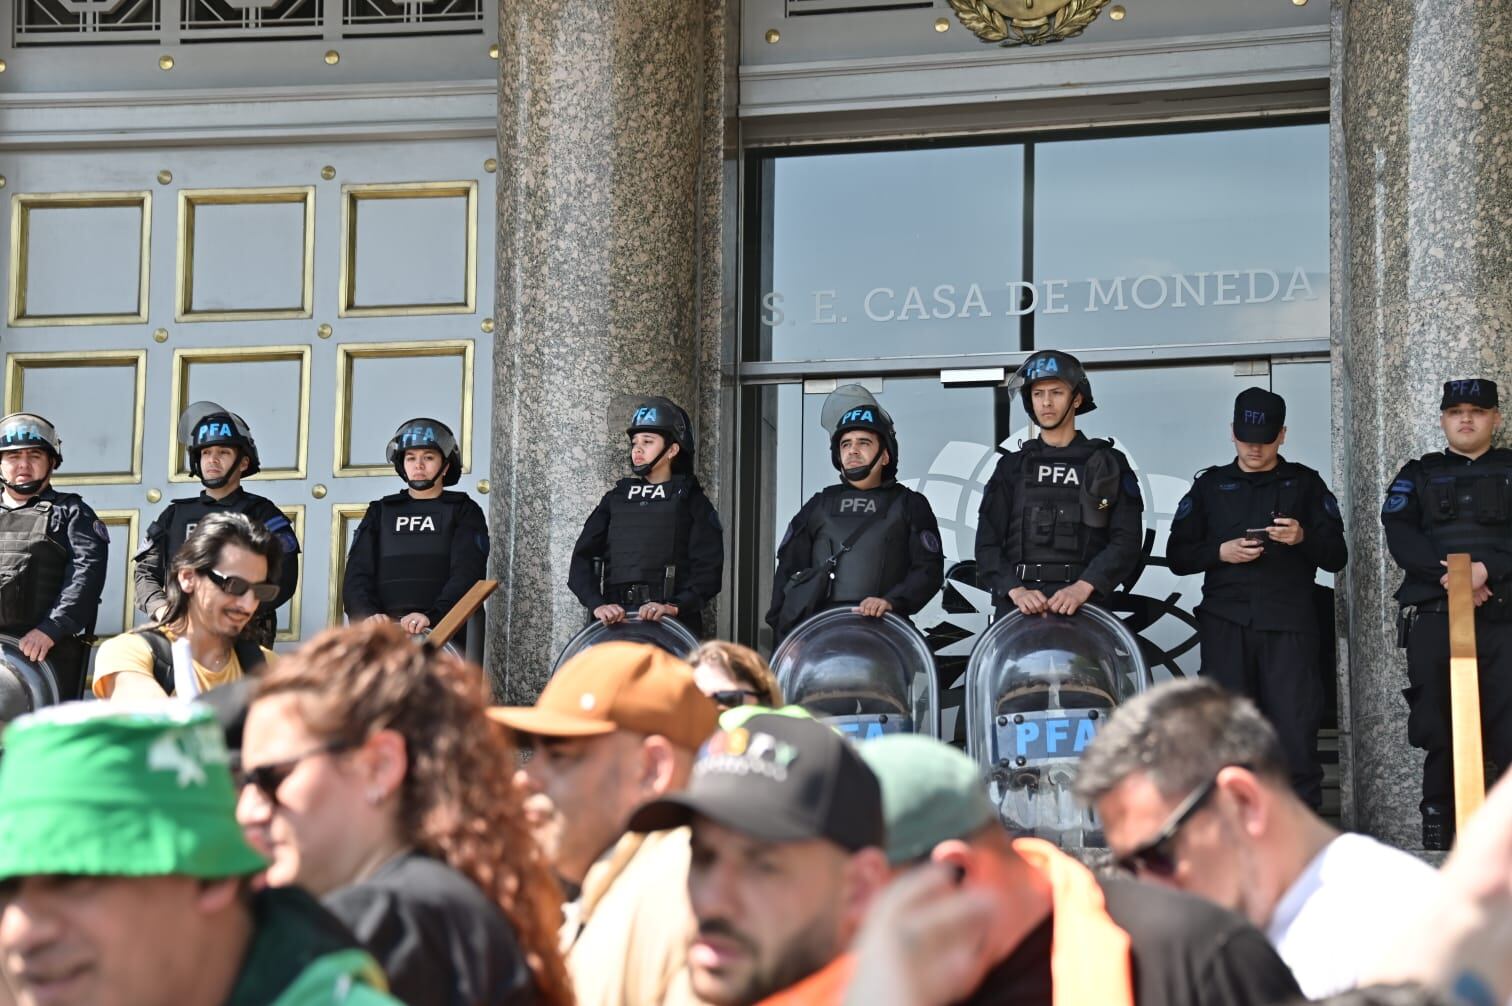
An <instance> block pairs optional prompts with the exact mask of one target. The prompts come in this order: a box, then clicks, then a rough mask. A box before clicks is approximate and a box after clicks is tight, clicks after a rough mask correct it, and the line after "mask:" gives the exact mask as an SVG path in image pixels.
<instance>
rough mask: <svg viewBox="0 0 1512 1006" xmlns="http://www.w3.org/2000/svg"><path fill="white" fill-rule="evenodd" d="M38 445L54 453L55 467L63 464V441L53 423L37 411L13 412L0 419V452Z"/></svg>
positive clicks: (49, 452) (51, 453)
mask: <svg viewBox="0 0 1512 1006" xmlns="http://www.w3.org/2000/svg"><path fill="white" fill-rule="evenodd" d="M27 447H38V448H41V449H42V450H44V451H46V452H47V453H48V454H50V455H52V459H53V468H54V469H56V468H57V467H58V466H60V465H61V464H63V441H62V440H60V439H59V438H58V431H57V430H56V429H54V428H53V424H52V423H49V422H48V421H47V420H46V419H43V418H42V417H41V416H39V415H37V414H36V413H35V412H12V413H11V414H10V415H8V416H6V417H5V418H4V419H0V453H3V452H5V451H19V450H23V449H25V448H27Z"/></svg>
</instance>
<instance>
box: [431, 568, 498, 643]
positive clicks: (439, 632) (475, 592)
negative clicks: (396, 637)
mask: <svg viewBox="0 0 1512 1006" xmlns="http://www.w3.org/2000/svg"><path fill="white" fill-rule="evenodd" d="M498 589H499V581H498V580H479V581H478V582H477V583H475V584H473V585H472V586H471V587H470V588H468V591H467V593H465V594H463V595H462V600H460V601H458V602H457V603H456V604H454V605H452V610H451V611H448V612H447V613H446V614H445V615H443V616H441V621H439V622H437V623H436V627H435V628H433V629H431V631H430V635H429V636H428V637H426V642H428V643H430V644H431V645H432V646H434V647H437V648H440V647H442V646H445V645H446V644H447V643H448V642H450V641H451V637H453V636H455V635H456V634H457V630H458V629H460V628H462V626H464V625H466V624H467V620H468V619H469V618H471V617H473V612H475V611H477V610H478V609H479V608H481V607H483V602H484V601H486V600H488V597H489V595H490V594H492V593H493V592H494V591H496V590H498Z"/></svg>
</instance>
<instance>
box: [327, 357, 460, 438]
mask: <svg viewBox="0 0 1512 1006" xmlns="http://www.w3.org/2000/svg"><path fill="white" fill-rule="evenodd" d="M463 365H464V361H463V357H462V354H461V353H460V352H459V353H457V354H456V355H455V356H372V357H357V358H355V359H354V360H353V361H352V386H351V388H350V389H349V391H348V398H347V401H348V402H349V403H350V407H351V415H350V417H349V418H348V420H347V428H348V429H349V430H351V435H352V442H351V445H350V448H349V449H350V451H351V456H350V457H349V458H348V459H347V463H348V464H351V465H387V464H388V460H387V457H386V452H387V450H388V442H389V438H390V437H392V436H393V435H394V431H395V430H396V429H398V428H399V424H400V423H402V422H404V421H405V420H406V419H410V418H412V417H414V416H430V417H432V418H434V419H439V420H441V421H442V422H443V423H445V424H446V425H447V426H449V427H451V429H452V432H453V433H455V434H456V435H457V436H459V437H460V436H461V435H462V398H461V395H460V394H459V393H458V389H459V388H460V387H461V386H462V371H463Z"/></svg>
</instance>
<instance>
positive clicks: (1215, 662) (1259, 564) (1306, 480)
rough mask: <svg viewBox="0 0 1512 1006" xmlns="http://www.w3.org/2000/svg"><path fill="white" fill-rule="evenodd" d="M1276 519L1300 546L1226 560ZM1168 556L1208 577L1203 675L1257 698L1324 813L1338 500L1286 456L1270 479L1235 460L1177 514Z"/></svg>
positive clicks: (1342, 553)
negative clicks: (1321, 746) (1326, 590)
mask: <svg viewBox="0 0 1512 1006" xmlns="http://www.w3.org/2000/svg"><path fill="white" fill-rule="evenodd" d="M1273 516H1282V517H1292V518H1295V519H1296V520H1297V522H1298V523H1299V524H1300V525H1301V527H1302V534H1303V536H1302V541H1301V543H1300V544H1297V545H1283V544H1282V543H1281V542H1278V541H1268V542H1266V543H1265V551H1264V553H1263V554H1262V555H1261V556H1260V558H1258V559H1256V560H1254V561H1253V562H1245V563H1228V562H1224V561H1223V560H1222V559H1220V558H1219V557H1218V548H1219V546H1221V545H1222V544H1223V543H1224V542H1226V541H1231V540H1232V539H1234V538H1242V537H1244V532H1245V531H1247V530H1248V529H1250V528H1258V527H1266V526H1268V525H1269V524H1270V523H1271V519H1272V517H1273ZM1166 558H1167V560H1168V561H1169V563H1170V566H1171V572H1173V573H1176V574H1177V575H1182V576H1184V575H1186V574H1188V573H1204V574H1206V575H1205V576H1204V578H1203V581H1202V603H1201V604H1199V605H1198V606H1197V618H1198V626H1199V633H1200V638H1201V647H1202V651H1201V652H1202V673H1203V674H1204V675H1205V676H1207V677H1210V678H1212V679H1214V680H1215V681H1217V682H1218V683H1219V684H1221V685H1223V686H1224V687H1225V688H1227V689H1228V690H1229V691H1232V692H1235V693H1237V694H1239V695H1246V696H1248V697H1249V698H1251V699H1253V700H1254V701H1255V704H1256V705H1258V706H1259V707H1260V711H1261V712H1263V713H1264V714H1265V715H1266V717H1267V718H1268V719H1269V720H1270V721H1271V723H1272V724H1273V725H1274V726H1275V728H1276V733H1277V734H1278V735H1279V736H1280V738H1281V746H1282V748H1283V749H1285V751H1286V758H1287V764H1288V765H1289V766H1290V769H1291V782H1292V786H1293V787H1294V788H1295V789H1296V791H1297V793H1298V795H1299V796H1301V797H1302V798H1303V799H1304V800H1306V801H1307V802H1308V803H1309V804H1311V805H1312V806H1314V807H1316V806H1318V805H1319V804H1320V803H1321V801H1322V799H1323V770H1322V768H1321V766H1320V765H1319V764H1318V755H1317V746H1318V727H1319V725H1320V723H1321V719H1322V716H1323V701H1324V699H1323V684H1322V679H1321V677H1320V672H1319V668H1318V619H1317V609H1316V607H1315V606H1314V604H1313V582H1314V580H1315V579H1316V576H1317V571H1318V570H1319V569H1325V570H1327V571H1328V572H1330V573H1337V572H1338V571H1339V570H1341V569H1343V568H1344V563H1345V561H1346V559H1347V558H1348V551H1347V547H1346V545H1345V543H1344V522H1343V520H1342V518H1341V517H1340V514H1339V504H1338V501H1337V500H1335V499H1334V496H1333V493H1331V492H1329V491H1328V487H1327V486H1326V485H1324V484H1323V478H1322V476H1320V475H1319V474H1318V473H1317V472H1316V471H1314V470H1313V469H1311V468H1308V467H1307V466H1306V465H1299V464H1295V463H1294V462H1291V461H1287V460H1285V459H1284V458H1280V459H1278V462H1277V464H1276V467H1274V468H1272V469H1271V470H1269V471H1264V472H1246V471H1244V470H1242V469H1241V468H1240V467H1239V465H1238V463H1237V462H1229V463H1228V464H1226V465H1222V466H1219V467H1216V468H1209V469H1207V470H1206V471H1205V472H1202V473H1200V474H1199V475H1198V476H1197V479H1196V481H1195V482H1194V483H1193V484H1192V488H1191V490H1190V491H1189V492H1188V493H1187V494H1186V495H1185V496H1184V497H1182V500H1181V502H1180V503H1179V504H1178V505H1177V507H1176V516H1175V518H1174V519H1173V520H1172V522H1171V536H1170V538H1169V540H1168V541H1167V544H1166Z"/></svg>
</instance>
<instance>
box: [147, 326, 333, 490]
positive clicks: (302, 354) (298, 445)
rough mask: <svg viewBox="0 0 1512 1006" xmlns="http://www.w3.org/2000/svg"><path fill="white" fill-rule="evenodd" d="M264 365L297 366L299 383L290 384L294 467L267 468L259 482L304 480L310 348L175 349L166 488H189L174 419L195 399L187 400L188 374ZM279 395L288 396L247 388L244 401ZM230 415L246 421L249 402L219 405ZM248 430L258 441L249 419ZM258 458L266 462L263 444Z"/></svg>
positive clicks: (273, 389)
mask: <svg viewBox="0 0 1512 1006" xmlns="http://www.w3.org/2000/svg"><path fill="white" fill-rule="evenodd" d="M267 363H296V364H298V366H299V377H298V379H297V381H295V382H294V386H293V389H292V391H293V395H294V396H295V401H294V404H293V411H294V414H295V428H294V444H293V451H292V453H293V455H294V463H293V464H292V465H285V466H283V467H269V466H267V465H265V466H264V467H263V470H262V472H261V473H260V474H258V475H257V476H256V478H258V479H303V478H304V477H305V473H306V470H307V461H308V457H309V432H310V347H309V346H237V347H226V348H213V349H212V348H204V349H176V350H174V351H173V393H172V396H171V401H170V402H169V410H170V411H169V415H170V416H171V417H172V422H170V423H169V429H168V471H169V473H170V474H169V476H168V481H170V482H193V481H195V478H194V476H192V475H190V474H189V468H188V459H187V458H186V457H185V452H184V449H183V447H182V446H181V445H180V444H179V442H178V417H179V415H180V414H182V413H183V411H184V408H185V407H186V406H187V405H189V404H190V403H191V402H193V401H196V400H197V399H195V398H191V397H190V392H189V378H190V371H191V370H192V369H193V368H194V367H195V366H196V365H198V366H220V365H224V364H267ZM278 391H282V392H285V393H288V392H289V391H290V389H289V388H288V387H280V386H274V387H264V388H258V387H256V386H255V385H254V386H249V387H248V389H247V396H246V398H247V399H249V400H251V401H265V400H266V399H267V397H268V395H269V393H270V392H278ZM219 404H221V405H223V406H225V407H226V408H227V409H229V410H230V411H232V412H236V413H239V414H241V415H242V416H243V417H244V418H247V417H248V412H249V410H248V408H247V401H221V402H219ZM247 422H248V424H249V425H250V426H251V427H252V438H253V439H254V440H257V438H258V433H257V429H258V424H257V423H256V422H254V421H253V420H252V419H251V418H247ZM258 452H259V453H260V454H262V455H264V457H266V454H267V450H266V447H265V441H262V440H259V441H258Z"/></svg>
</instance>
